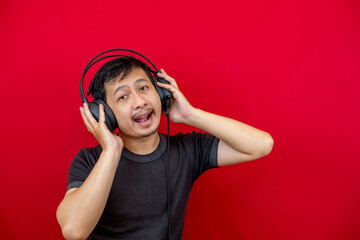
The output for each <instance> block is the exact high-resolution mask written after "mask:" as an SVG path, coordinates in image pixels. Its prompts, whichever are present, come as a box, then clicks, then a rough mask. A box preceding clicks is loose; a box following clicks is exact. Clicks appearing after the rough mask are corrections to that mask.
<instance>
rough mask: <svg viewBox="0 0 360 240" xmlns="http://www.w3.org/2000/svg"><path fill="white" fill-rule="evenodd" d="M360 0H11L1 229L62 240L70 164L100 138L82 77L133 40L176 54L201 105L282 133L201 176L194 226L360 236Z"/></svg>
mask: <svg viewBox="0 0 360 240" xmlns="http://www.w3.org/2000/svg"><path fill="white" fill-rule="evenodd" d="M359 10H360V4H359V2H358V1H356V0H353V1H348V0H339V1H336V0H334V1H319V0H312V1H280V0H276V1H262V0H255V1H228V0H225V1H204V0H200V1H188V0H185V1H165V0H164V1H161V0H158V1H136V2H135V1H134V2H133V1H90V0H87V1H56V2H55V1H11V0H2V1H1V3H0V53H1V58H0V66H1V71H0V81H1V97H2V101H3V102H2V104H1V108H0V109H1V110H0V112H1V119H0V134H1V144H0V151H1V167H0V182H1V198H0V238H1V239H62V236H61V231H60V227H59V226H58V224H57V221H56V218H55V211H56V208H57V206H58V204H59V202H60V201H61V199H62V198H63V196H64V194H65V190H66V185H67V171H68V167H69V164H70V162H71V160H72V158H73V157H74V155H75V154H76V153H77V152H78V151H79V149H80V148H82V147H89V146H93V145H94V144H96V141H95V139H94V138H93V137H92V136H91V135H90V134H89V133H88V132H87V130H86V128H85V127H84V126H83V122H82V119H81V117H80V113H79V106H80V105H81V101H80V96H79V89H78V85H79V80H80V76H81V73H82V71H83V68H84V67H85V65H86V63H87V62H88V61H89V60H90V59H91V58H92V57H93V56H94V55H96V54H97V53H99V52H101V51H103V50H106V49H109V48H115V47H123V48H130V49H134V50H137V51H140V52H141V53H143V54H145V55H146V56H147V57H149V58H150V59H151V60H152V61H153V62H154V63H155V64H156V65H157V66H158V67H163V68H164V69H165V70H166V71H167V72H168V73H169V75H171V76H173V77H174V78H175V79H176V80H177V82H178V84H179V86H180V89H181V90H182V91H183V93H184V94H185V96H186V97H187V98H188V100H189V101H190V102H191V103H192V104H193V105H194V106H196V107H198V108H202V109H204V110H207V111H210V112H213V113H217V114H220V115H224V116H228V117H231V118H234V119H237V120H240V121H243V122H245V123H248V124H250V125H253V126H255V127H258V128H260V129H263V130H265V131H267V132H269V133H271V135H272V136H273V138H274V140H275V146H274V149H273V151H272V153H271V154H270V155H269V156H267V157H265V158H263V159H260V160H256V161H253V162H248V163H244V164H240V165H237V166H231V167H224V168H221V169H217V170H211V171H209V172H207V173H205V174H204V175H203V176H202V177H201V178H200V179H199V180H198V181H197V183H196V184H195V186H194V189H193V192H192V194H191V198H190V202H189V205H188V208H187V215H186V221H185V227H184V234H183V239H187V240H190V239H194V240H195V239H200V240H201V239H246V240H247V239H334V240H335V239H360V204H359V203H360V177H359V172H360V162H359V160H360V159H359V147H358V143H359V133H360V131H359V130H360V128H359V122H360V111H359V109H360V106H359V105H360V104H359V103H360V101H359V100H360V99H359V94H358V91H359V87H360V84H359V79H360V70H359V69H360V60H359V58H360V57H359V56H360V44H359V43H360V21H359V20H360V11H359ZM85 85H86V86H87V85H88V82H87V83H85ZM165 129H166V123H165V121H163V123H162V125H161V127H160V130H162V131H164V130H165ZM189 130H192V128H190V127H187V126H184V125H176V124H171V132H172V133H176V132H178V131H189Z"/></svg>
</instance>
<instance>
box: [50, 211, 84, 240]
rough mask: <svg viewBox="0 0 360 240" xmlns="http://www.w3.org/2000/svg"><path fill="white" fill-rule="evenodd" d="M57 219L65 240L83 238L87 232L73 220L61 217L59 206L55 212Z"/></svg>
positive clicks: (81, 239) (82, 239) (80, 239)
mask: <svg viewBox="0 0 360 240" xmlns="http://www.w3.org/2000/svg"><path fill="white" fill-rule="evenodd" d="M56 217H57V220H58V222H59V224H60V226H61V232H62V235H63V236H64V238H65V239H67V240H84V239H86V238H87V237H88V235H89V234H86V233H85V231H82V230H81V228H80V227H79V226H78V225H77V224H76V223H74V222H69V221H65V220H64V219H63V218H61V215H60V211H59V208H58V210H57V212H56Z"/></svg>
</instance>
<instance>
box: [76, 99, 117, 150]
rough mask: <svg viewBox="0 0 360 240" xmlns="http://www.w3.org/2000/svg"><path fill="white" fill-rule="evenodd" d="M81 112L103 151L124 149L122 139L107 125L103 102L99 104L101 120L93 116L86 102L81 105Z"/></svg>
mask: <svg viewBox="0 0 360 240" xmlns="http://www.w3.org/2000/svg"><path fill="white" fill-rule="evenodd" d="M80 113H81V117H82V118H83V120H84V123H85V125H86V127H87V129H88V131H89V132H91V133H92V134H93V135H94V137H95V138H96V140H97V141H98V142H99V144H100V145H101V147H102V149H103V151H115V152H121V151H122V149H123V147H124V143H123V141H122V139H121V138H120V137H119V136H118V135H116V134H115V133H114V132H110V131H109V129H108V128H107V127H106V124H105V112H104V106H103V105H102V104H100V106H99V122H97V121H96V119H95V118H94V117H93V115H92V114H91V112H90V110H89V106H88V104H86V103H84V107H80Z"/></svg>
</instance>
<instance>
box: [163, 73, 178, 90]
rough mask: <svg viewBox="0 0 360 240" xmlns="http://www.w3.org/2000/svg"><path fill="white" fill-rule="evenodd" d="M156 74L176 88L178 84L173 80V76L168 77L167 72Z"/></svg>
mask: <svg viewBox="0 0 360 240" xmlns="http://www.w3.org/2000/svg"><path fill="white" fill-rule="evenodd" d="M158 76H159V77H161V78H164V79H165V80H166V81H168V82H169V83H170V84H171V85H173V86H175V87H176V88H178V85H177V83H176V81H175V79H174V78H172V77H170V76H169V75H167V74H163V73H158Z"/></svg>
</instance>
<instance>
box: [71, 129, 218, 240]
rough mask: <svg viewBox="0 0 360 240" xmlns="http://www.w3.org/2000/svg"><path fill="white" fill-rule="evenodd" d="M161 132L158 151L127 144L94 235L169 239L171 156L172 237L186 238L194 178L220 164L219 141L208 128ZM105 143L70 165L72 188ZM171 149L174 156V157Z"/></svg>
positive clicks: (81, 154) (84, 151)
mask: <svg viewBox="0 0 360 240" xmlns="http://www.w3.org/2000/svg"><path fill="white" fill-rule="evenodd" d="M166 138H167V137H166V136H165V135H163V134H161V133H160V143H159V146H158V147H157V148H156V150H155V151H154V152H152V153H151V154H148V155H137V154H134V153H132V152H130V151H129V150H128V149H126V148H124V149H123V151H122V155H121V159H120V162H119V164H118V167H117V170H116V173H115V177H114V181H113V184H112V187H111V191H110V194H109V198H108V200H107V203H106V206H105V210H104V212H103V214H102V216H101V218H100V220H99V222H98V224H97V225H96V227H95V229H94V230H93V232H92V233H91V235H90V236H89V239H91V240H92V239H101V240H108V239H109V240H110V239H147V240H149V239H154V240H161V239H166V238H167V234H168V221H167V220H168V219H167V189H166V174H165V161H170V182H171V200H172V212H171V225H172V239H174V240H177V239H178V240H180V239H181V234H182V229H183V224H184V219H185V210H186V204H187V201H188V198H189V195H190V190H191V187H192V185H193V183H194V181H195V180H196V179H197V178H198V177H199V176H200V175H201V174H202V173H203V172H205V171H206V170H208V169H210V168H215V167H218V165H217V150H218V143H219V140H218V139H217V138H215V137H214V136H212V135H210V134H207V133H196V132H193V133H186V134H183V133H180V134H177V135H175V136H170V151H167V150H166V145H167V139H166ZM101 151H102V149H101V146H100V145H97V146H95V147H93V148H84V149H81V150H80V152H79V153H78V154H77V155H76V156H75V158H74V160H73V162H72V163H71V166H70V170H69V181H68V189H71V188H75V187H80V186H81V185H82V183H83V182H84V181H85V180H86V178H87V176H88V175H89V174H90V172H91V170H92V169H93V167H94V166H95V164H96V162H97V160H98V158H99V156H100V154H101ZM168 153H169V155H170V156H168Z"/></svg>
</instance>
